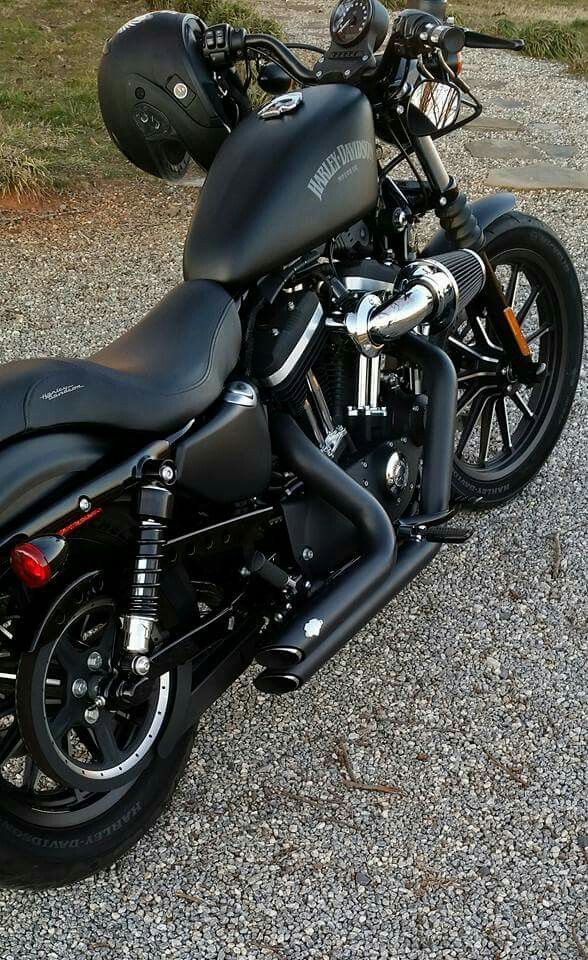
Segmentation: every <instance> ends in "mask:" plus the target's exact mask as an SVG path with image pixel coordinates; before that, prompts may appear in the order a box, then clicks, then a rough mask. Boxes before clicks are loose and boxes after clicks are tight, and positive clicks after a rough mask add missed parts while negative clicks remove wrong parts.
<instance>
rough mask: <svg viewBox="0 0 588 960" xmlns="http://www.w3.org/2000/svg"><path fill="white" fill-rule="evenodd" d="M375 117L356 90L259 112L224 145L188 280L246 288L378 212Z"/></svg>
mask: <svg viewBox="0 0 588 960" xmlns="http://www.w3.org/2000/svg"><path fill="white" fill-rule="evenodd" d="M377 197H378V174H377V162H376V156H375V139H374V121H373V113H372V107H371V105H370V103H369V101H368V99H367V97H366V96H365V95H364V94H363V93H362V92H361V91H360V90H358V89H357V88H356V87H350V86H346V85H343V84H324V85H322V86H317V87H308V88H305V89H304V90H303V91H302V99H301V102H300V104H299V106H298V107H297V109H295V110H294V111H293V112H291V113H286V114H283V115H282V116H278V117H272V118H269V119H264V118H263V117H262V116H261V115H260V114H259V113H255V114H251V115H250V116H248V117H247V118H246V119H245V120H243V121H242V123H240V124H239V126H238V127H237V128H236V130H234V131H233V133H232V134H231V136H230V137H229V138H228V139H227V140H226V141H225V143H224V144H223V145H222V147H221V149H220V150H219V152H218V154H217V156H216V158H215V160H214V163H213V164H212V167H211V169H210V172H209V174H208V177H207V179H206V182H205V184H204V186H203V188H202V192H201V194H200V201H199V204H198V207H197V209H196V213H195V214H194V217H193V220H192V224H191V226H190V230H189V233H188V237H187V240H186V245H185V249H184V274H185V277H186V278H187V279H190V280H194V279H196V278H206V279H209V280H217V281H219V282H220V283H223V284H225V285H229V286H230V285H231V284H233V285H234V284H243V283H245V282H247V281H250V280H254V279H258V278H259V277H261V276H263V275H264V274H266V273H269V272H270V271H272V270H275V269H276V268H278V267H280V266H283V265H284V264H286V263H288V262H289V261H291V260H292V259H293V258H294V257H296V256H298V255H299V254H301V253H304V252H306V251H308V250H312V249H313V248H314V247H317V246H319V245H320V244H321V243H323V242H324V241H326V240H328V239H330V238H331V237H334V236H335V235H336V234H338V233H339V232H340V231H341V230H343V229H344V228H345V227H347V226H349V225H350V224H352V223H355V222H356V221H357V220H359V219H361V217H363V216H365V215H367V214H368V213H370V212H371V211H372V210H374V208H375V205H376V201H377Z"/></svg>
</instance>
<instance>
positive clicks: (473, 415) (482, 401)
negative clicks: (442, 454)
mask: <svg viewBox="0 0 588 960" xmlns="http://www.w3.org/2000/svg"><path fill="white" fill-rule="evenodd" d="M487 399H488V398H487V397H484V398H482V397H479V398H478V399H477V400H476V401H475V402H474V404H473V406H472V409H471V410H470V414H469V417H468V419H467V420H466V422H465V424H464V427H463V430H462V432H461V437H460V438H459V443H458V445H457V449H456V451H455V455H456V456H457V457H461V455H462V453H463V451H464V450H465V448H466V445H467V443H468V441H469V439H470V437H471V435H472V433H473V432H474V428H475V426H476V424H477V423H478V420H479V419H480V417H481V415H482V411H483V409H484V407H485V405H486V400H487Z"/></svg>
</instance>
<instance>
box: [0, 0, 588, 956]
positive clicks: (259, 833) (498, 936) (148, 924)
mask: <svg viewBox="0 0 588 960" xmlns="http://www.w3.org/2000/svg"><path fill="white" fill-rule="evenodd" d="M288 9H289V10H290V24H291V27H292V30H293V32H298V33H301V32H302V31H301V30H299V29H297V28H298V26H299V24H300V22H302V21H304V23H305V25H306V28H307V29H306V34H307V36H308V28H310V30H311V31H312V30H313V29H314V21H312V19H311V17H310V14H308V15H307V13H306V12H305V11H306V10H307V8H304V7H302V6H299V7H297V8H291V7H290V8H288ZM308 9H310V8H308ZM313 9H314V10H315V11H316V7H314V8H313ZM294 14H296V16H295V15H294ZM323 22H326V21H323ZM469 63H470V64H471V66H470V68H469V72H468V76H469V77H470V78H472V80H473V82H474V83H475V85H476V86H477V89H478V90H479V91H480V93H481V94H483V95H484V98H485V100H486V102H487V104H488V113H489V114H492V115H497V114H499V115H502V116H505V115H508V116H514V117H515V118H516V119H518V120H520V121H521V122H522V123H523V124H524V125H525V127H526V130H527V132H526V133H525V134H524V135H523V139H525V140H526V141H527V142H530V143H538V142H540V141H541V140H543V139H544V140H546V141H547V140H549V141H550V142H555V140H559V141H561V142H563V141H564V140H565V142H566V143H573V144H574V145H575V147H576V148H577V150H578V153H577V155H576V156H575V157H574V158H572V159H571V160H569V161H565V163H568V164H570V165H572V166H574V165H581V164H582V162H585V154H586V142H587V140H586V129H585V126H584V127H583V128H581V126H580V122H579V118H578V111H579V109H580V106H581V104H582V103H585V101H586V85H585V83H583V82H581V81H579V80H574V79H572V78H570V77H569V76H567V75H566V74H565V73H564V71H563V70H562V69H561V68H559V67H557V66H553V65H549V64H544V63H537V62H534V61H531V60H524V59H519V60H516V61H514V60H513V59H512V58H509V57H507V56H499V55H494V54H485V55H484V56H483V57H482V56H480V55H476V56H474V55H470V58H469ZM515 64H516V65H515ZM515 70H516V78H517V79H516V81H514V82H513V83H508V82H507V78H508V77H509V76H512V75H514V74H515ZM474 78H475V79H474ZM503 82H504V83H505V88H504V90H502V89H500V88H499V84H501V83H503ZM492 87H494V89H491V88H492ZM500 97H502V98H505V97H516V98H517V99H518V100H519V101H523V100H524V101H525V103H526V105H524V106H521V107H518V108H516V109H514V110H513V109H504V108H500V109H499V105H496V98H500ZM538 122H542V123H543V124H552V125H555V126H554V127H552V128H551V129H550V130H549V131H547V132H546V130H545V128H544V127H534V126H533V127H532V126H531V123H538ZM561 131H565V132H561ZM476 136H480V134H477V135H476ZM506 136H508V137H509V138H511V137H512V135H511V134H507V135H506ZM471 137H472V134H470V133H465V134H460V135H459V136H454V137H452V138H451V139H450V140H449V141H448V143H447V144H446V145H445V147H444V150H445V155H446V157H448V158H450V157H451V159H452V162H451V169H452V170H455V171H457V172H459V174H460V177H461V180H462V182H463V183H464V185H465V186H466V187H467V188H468V189H470V190H471V192H472V193H473V194H476V195H479V194H481V193H482V192H483V191H484V186H483V176H481V175H480V171H481V170H482V171H484V170H485V169H486V166H488V167H491V166H492V163H488V164H487V165H486V164H485V163H484V162H481V163H480V162H478V161H474V160H473V159H472V158H471V156H470V155H469V154H468V153H467V152H466V151H465V150H464V147H463V144H464V142H465V141H467V140H468V139H471ZM520 201H521V205H522V206H523V207H524V208H525V209H527V210H529V211H531V212H533V213H535V214H537V215H538V216H540V217H542V218H543V219H544V220H546V221H547V222H548V223H549V224H551V225H552V226H553V227H554V228H555V229H556V230H557V231H558V232H559V233H560V234H561V235H562V236H563V238H564V240H565V242H566V243H567V245H568V247H569V249H570V251H571V253H572V255H573V257H574V259H575V261H576V263H577V266H578V270H579V272H580V273H581V275H582V280H583V283H584V284H585V281H586V267H587V261H588V244H587V239H586V234H585V223H586V219H587V214H588V210H587V206H588V204H587V202H586V194H580V193H569V192H568V193H562V194H554V193H535V194H524V195H521V197H520ZM189 202H190V195H189V194H186V192H185V191H184V192H178V191H175V192H174V191H170V190H169V189H167V188H151V187H145V188H142V187H131V188H126V189H125V190H121V192H120V193H119V194H118V195H117V194H115V193H113V192H112V191H111V192H110V193H109V194H108V195H107V196H104V197H103V196H100V197H99V202H98V203H93V202H91V201H90V200H89V199H88V197H87V196H85V197H82V198H80V197H74V198H70V199H69V200H68V201H66V203H65V205H64V208H63V210H58V209H55V210H54V211H53V213H52V215H51V216H49V217H47V216H32V217H28V216H27V217H24V218H23V217H21V216H16V215H14V216H10V217H6V218H5V221H4V225H3V228H2V235H1V237H0V319H2V321H3V322H2V324H1V327H0V357H1V359H3V360H8V359H11V358H14V357H20V356H28V355H34V354H36V353H38V352H51V353H62V352H63V353H72V354H73V353H81V354H86V353H89V352H91V351H92V350H94V349H96V348H97V347H99V346H100V345H101V344H102V343H104V342H105V341H107V340H109V339H111V338H112V337H113V336H115V335H116V334H117V333H118V332H119V331H120V330H121V329H122V328H123V327H126V326H127V325H129V324H130V323H133V322H135V321H136V320H138V319H139V317H140V316H141V315H142V314H143V313H144V312H145V310H146V309H147V308H148V307H150V306H151V305H152V304H153V303H154V302H155V301H156V300H157V299H158V298H159V297H160V296H161V295H162V294H163V293H164V292H165V291H166V290H167V289H168V288H169V287H170V286H171V285H172V284H174V283H175V282H176V281H177V280H178V279H179V276H180V254H181V246H182V241H183V235H184V231H185V227H186V221H187V217H188V214H189ZM587 405H588V396H587V389H586V370H584V373H583V379H582V381H581V386H580V392H579V395H578V399H577V402H576V404H575V407H574V409H573V412H572V416H571V419H570V422H569V425H568V427H567V429H566V432H565V435H564V437H563V439H562V441H561V442H560V444H559V445H558V447H557V450H556V452H555V454H554V455H553V456H552V458H551V460H550V462H549V464H548V465H547V466H546V467H545V468H544V469H543V471H542V472H541V475H540V477H539V478H538V479H537V480H536V482H534V483H533V484H532V485H531V486H530V487H529V488H528V489H527V491H526V492H525V494H524V496H523V497H521V498H520V499H519V500H518V501H517V502H516V503H513V504H512V505H510V506H509V507H507V508H506V509H504V510H503V511H501V512H498V513H492V514H490V515H484V516H480V517H476V518H474V526H475V536H474V538H473V539H472V540H471V541H470V542H469V543H468V544H467V545H466V546H465V547H462V548H453V549H446V550H445V551H444V552H443V553H442V555H441V557H440V558H439V559H438V560H437V561H436V562H435V564H434V565H433V566H431V567H429V568H428V570H427V571H425V573H424V574H423V575H422V576H421V577H420V579H419V580H418V582H416V583H415V584H413V585H412V586H411V587H410V588H409V589H408V590H407V591H405V592H404V593H403V594H402V596H401V598H400V599H398V600H397V601H396V602H394V604H392V605H391V606H390V607H389V608H388V609H387V610H386V611H385V612H384V613H382V614H381V615H380V616H379V617H377V618H376V619H375V620H374V621H373V622H372V623H371V624H370V626H369V627H368V628H367V629H365V630H364V631H363V633H362V634H361V635H360V636H359V637H358V638H357V639H356V640H355V641H354V642H353V643H351V644H350V645H349V646H348V647H347V649H346V650H345V651H344V652H343V654H342V655H340V656H339V658H338V659H337V660H336V661H335V662H332V663H331V664H330V665H329V666H328V667H326V668H325V669H324V670H323V671H322V672H321V674H320V675H319V676H318V677H317V678H316V679H315V681H314V682H313V683H312V685H310V686H309V687H307V688H306V689H305V690H304V692H302V693H301V694H300V695H297V696H292V697H287V698H282V699H276V700H271V699H268V698H266V697H263V696H261V695H258V694H257V693H256V691H255V690H254V688H253V687H252V685H251V682H250V680H251V676H246V677H244V678H242V680H241V681H240V682H239V683H238V684H237V685H236V686H235V687H233V689H232V690H231V691H230V692H229V693H228V694H227V695H226V696H225V697H224V698H223V699H222V701H221V702H219V703H218V704H216V706H215V707H214V708H213V709H212V710H211V711H210V713H209V714H208V715H207V716H206V717H205V719H204V722H203V723H202V726H201V729H200V735H199V737H198V740H197V745H196V749H195V751H194V754H193V757H192V761H191V763H190V766H189V768H188V771H187V775H186V777H185V779H184V780H183V782H182V785H181V787H180V789H179V792H178V794H177V796H176V800H175V803H174V806H173V809H170V810H169V811H168V812H167V813H166V815H165V816H164V817H163V819H162V821H161V822H160V824H159V827H158V829H157V830H156V831H154V832H153V833H152V834H151V836H150V837H149V838H147V839H146V840H145V841H144V842H143V843H142V844H141V845H140V846H139V847H138V848H137V849H136V851H135V852H134V853H132V854H131V855H130V856H128V857H127V858H126V859H125V860H124V861H123V862H122V863H121V864H119V865H118V866H117V867H116V868H113V869H112V870H111V871H109V872H108V873H106V874H103V875H101V876H99V877H96V878H95V879H91V880H88V881H86V882H85V883H82V884H80V885H78V886H77V887H75V888H73V889H68V890H61V891H59V892H56V893H37V894H22V895H21V894H14V893H6V892H0V957H1V958H2V960H16V958H19V960H21V958H23V960H24V958H29V957H31V956H38V957H41V956H42V957H44V958H47V960H55V958H66V957H68V958H74V960H78V958H80V960H81V958H84V960H85V958H88V957H94V956H96V957H100V958H109V960H120V958H123V957H127V956H132V957H134V958H136V960H142V958H149V960H151V958H153V957H154V956H158V957H172V958H178V960H179V958H185V960H188V958H198V960H200V958H217V960H223V958H225V960H235V958H238V957H246V958H247V960H271V958H272V957H273V958H278V960H298V958H300V960H310V958H317V960H319V958H320V960H346V958H353V960H367V958H402V960H405V958H406V960H409V958H414V960H416V958H418V960H428V958H459V960H465V958H472V960H473V958H476V960H502V958H506V957H509V958H516V960H550V958H558V960H559V958H561V960H564V958H566V960H567V958H569V960H578V958H580V960H582V958H584V960H585V958H586V956H587V955H588V954H587V950H588V918H587V913H586V903H587V900H588V898H587V889H588V887H587V883H586V880H587V877H586V873H587V869H588V822H587V806H588V805H587V790H586V788H587V773H586V770H587V766H586V741H587V724H586V684H585V675H586V633H587V631H586V612H587V603H586V583H587V579H586V574H587V569H586V568H587V556H586V549H585V521H586V516H587V490H586V482H585V481H586V473H585V470H586V468H585V464H586V439H587V423H588V418H587V413H588V411H587ZM579 518H580V520H579ZM346 758H347V759H348V760H349V762H350V764H351V766H352V768H353V771H354V773H355V775H356V777H357V778H358V779H360V780H363V781H368V782H370V783H374V784H383V785H388V786H393V787H396V788H398V791H397V792H396V791H395V792H391V793H380V792H366V791H361V790H359V789H355V788H352V787H350V786H349V785H347V784H346V776H347V774H346V772H345V762H346Z"/></svg>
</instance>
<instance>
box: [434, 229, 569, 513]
mask: <svg viewBox="0 0 588 960" xmlns="http://www.w3.org/2000/svg"><path fill="white" fill-rule="evenodd" d="M486 244H487V245H486V250H487V253H488V256H489V258H490V260H491V262H492V264H493V266H494V268H495V270H496V275H497V277H498V279H499V281H500V282H501V284H502V286H503V289H504V291H505V294H506V298H507V301H508V302H509V304H510V305H511V306H512V308H513V310H514V312H515V314H516V315H517V319H518V321H519V323H520V325H521V328H522V330H523V333H524V334H525V337H526V338H527V342H528V343H529V346H530V348H531V351H532V355H533V360H535V361H538V362H539V363H544V364H545V366H546V374H545V376H544V378H543V379H542V380H541V382H540V383H538V384H536V385H534V386H531V387H525V386H523V385H522V384H520V383H518V382H517V380H516V377H514V376H513V374H512V371H511V370H510V367H509V364H508V361H507V359H506V356H505V353H504V350H503V349H502V347H501V346H500V344H499V342H498V340H497V338H496V337H495V335H494V333H493V330H492V328H491V325H490V322H489V321H488V320H487V317H486V311H485V310H484V308H483V304H482V306H480V304H479V303H477V304H476V308H475V309H474V308H473V307H472V308H471V309H470V310H468V312H467V315H462V316H461V317H460V319H459V321H458V323H457V325H456V328H455V329H454V330H452V331H451V332H450V334H449V336H448V337H447V339H446V341H445V348H446V349H447V351H448V353H449V355H450V356H451V358H452V360H453V362H454V364H455V367H456V369H457V373H458V387H459V393H458V405H457V410H458V413H457V424H456V446H455V459H454V470H453V494H454V498H455V500H456V501H457V502H460V503H463V504H469V505H471V506H475V507H478V508H487V507H495V506H501V505H502V504H504V503H506V502H507V501H508V500H511V499H512V498H513V497H516V496H517V495H518V494H519V493H520V492H521V490H522V489H523V487H525V486H526V484H527V483H529V481H530V480H532V479H533V477H534V476H535V475H536V474H537V473H538V471H539V470H540V468H541V466H542V465H543V464H544V463H545V461H546V460H547V458H548V457H549V455H550V453H551V451H552V449H553V447H554V446H555V444H556V442H557V440H558V438H559V436H560V434H561V432H562V430H563V428H564V425H565V423H566V420H567V418H568V414H569V412H570V407H571V405H572V401H573V399H574V394H575V392H576V387H577V384H578V378H579V375H580V366H581V361H582V347H583V309H582V298H581V293H580V287H579V283H578V279H577V276H576V272H575V270H574V265H573V263H572V261H571V260H570V257H569V255H568V253H567V251H566V249H565V247H564V246H563V245H562V243H561V242H560V241H559V240H558V238H557V237H556V236H555V234H553V233H552V232H551V230H549V229H548V228H547V227H546V226H545V225H544V224H542V223H541V222H540V221H539V220H536V219H535V218H534V217H530V216H528V215H526V214H522V213H518V212H516V213H509V214H506V215H505V216H502V217H500V218H499V219H498V220H497V221H496V222H495V223H493V224H492V225H491V226H490V227H488V229H487V230H486Z"/></svg>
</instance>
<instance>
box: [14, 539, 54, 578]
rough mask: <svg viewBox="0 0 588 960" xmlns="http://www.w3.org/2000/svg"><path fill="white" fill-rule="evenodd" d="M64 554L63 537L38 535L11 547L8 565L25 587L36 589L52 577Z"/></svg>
mask: <svg viewBox="0 0 588 960" xmlns="http://www.w3.org/2000/svg"><path fill="white" fill-rule="evenodd" d="M66 556H67V543H66V542H65V540H64V539H63V537H38V538H37V539H36V540H30V541H29V542H28V543H19V544H18V546H16V547H13V548H12V551H11V553H10V566H11V567H12V570H13V572H14V573H15V574H16V576H17V577H18V578H19V580H21V581H22V583H24V585H25V587H29V588H30V589H31V590H36V589H38V588H39V587H44V586H45V585H46V584H47V583H49V582H50V581H51V580H52V579H53V577H54V576H55V575H56V573H57V572H58V571H59V569H60V568H61V566H62V565H63V563H64V561H65V558H66Z"/></svg>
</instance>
